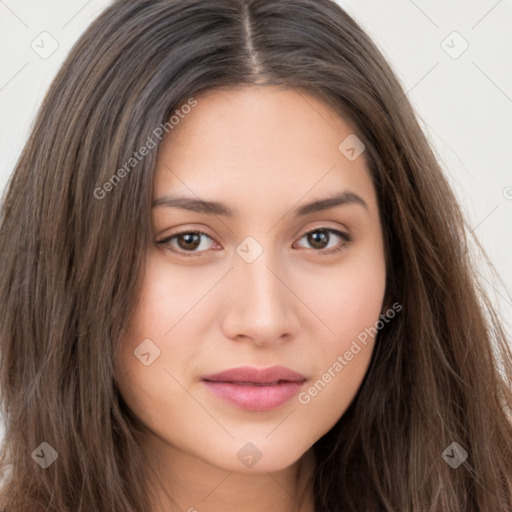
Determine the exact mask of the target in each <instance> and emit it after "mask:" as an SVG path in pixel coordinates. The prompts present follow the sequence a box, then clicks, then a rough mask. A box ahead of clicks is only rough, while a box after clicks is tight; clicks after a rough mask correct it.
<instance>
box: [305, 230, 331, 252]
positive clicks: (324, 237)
mask: <svg viewBox="0 0 512 512" xmlns="http://www.w3.org/2000/svg"><path fill="white" fill-rule="evenodd" d="M308 242H309V243H310V244H311V246H312V247H315V249H323V247H324V245H323V244H325V245H327V244H328V243H329V235H328V234H327V232H325V231H314V232H313V233H309V234H308Z"/></svg>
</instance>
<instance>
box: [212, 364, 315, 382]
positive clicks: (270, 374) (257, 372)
mask: <svg viewBox="0 0 512 512" xmlns="http://www.w3.org/2000/svg"><path fill="white" fill-rule="evenodd" d="M202 380H207V381H210V382H254V383H256V384H277V383H278V382H279V381H286V382H302V381H304V380H306V377H304V375H302V374H300V373H298V372H295V371H293V370H290V368H286V367H285V366H271V367H269V368H255V367H254V366H240V367H238V368H231V369H229V370H224V371H222V372H220V373H215V374H211V375H206V376H205V377H203V378H202Z"/></svg>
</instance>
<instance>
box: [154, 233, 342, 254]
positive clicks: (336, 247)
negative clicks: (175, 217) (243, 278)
mask: <svg viewBox="0 0 512 512" xmlns="http://www.w3.org/2000/svg"><path fill="white" fill-rule="evenodd" d="M332 235H334V238H335V239H336V238H338V239H339V240H340V241H338V243H334V244H332V243H331V242H332ZM303 238H305V239H306V240H307V242H308V243H309V244H310V245H311V246H312V248H313V249H314V251H315V252H317V253H319V254H332V253H336V252H339V251H341V250H343V249H344V248H346V247H347V246H348V245H349V244H350V242H352V237H351V235H349V234H348V233H344V232H343V231H339V230H337V229H332V228H317V229H314V230H311V231H308V232H307V233H305V234H304V235H303V236H302V237H301V238H300V239H299V241H300V240H302V239H303ZM157 244H158V245H162V246H164V247H166V248H168V249H169V250H171V251H173V252H177V253H180V254H183V255H184V256H199V255H200V254H201V253H203V252H206V251H208V250H209V249H212V248H213V247H212V245H215V244H217V242H216V241H215V240H213V238H211V237H210V236H209V235H207V234H206V233H205V232H204V231H197V230H196V231H182V232H180V233H174V234H172V235H170V236H168V237H166V238H164V239H163V240H159V241H158V242H157ZM217 245H218V244H217ZM218 247H220V246H218ZM214 250H215V249H214ZM216 250H218V248H217V249H216Z"/></svg>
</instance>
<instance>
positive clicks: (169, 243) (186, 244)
mask: <svg viewBox="0 0 512 512" xmlns="http://www.w3.org/2000/svg"><path fill="white" fill-rule="evenodd" d="M208 241H210V242H214V240H213V239H212V238H211V237H210V236H209V235H207V234H206V233H204V232H203V231H182V232H181V233H174V234H172V235H171V236H168V237H167V238H164V239H163V240H160V241H159V242H157V244H159V245H162V246H164V247H168V248H169V249H170V250H171V251H174V252H178V253H182V254H185V253H189V254H186V255H187V256H189V255H192V254H194V255H195V254H196V253H197V255H199V254H201V253H203V252H206V251H207V250H208V248H209V247H208V245H209V243H208ZM198 248H201V250H197V249H198Z"/></svg>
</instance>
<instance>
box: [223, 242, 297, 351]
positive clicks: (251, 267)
mask: <svg viewBox="0 0 512 512" xmlns="http://www.w3.org/2000/svg"><path fill="white" fill-rule="evenodd" d="M237 258H238V257H237ZM234 266H235V268H234V269H233V271H232V272H231V278H230V279H229V284H228V285H227V286H228V289H226V301H225V302H224V305H225V314H224V316H223V318H222V328H223V330H224V334H225V335H226V336H228V337H229V338H231V339H233V340H243V339H246V340H250V341H252V342H253V343H254V344H256V345H267V344H272V343H282V342H284V341H287V340H291V339H293V338H294V337H296V335H297V332H298V330H299V319H298V315H297V313H298V312H297V308H298V306H299V304H300V301H299V300H298V299H297V298H296V297H295V296H294V294H293V292H292V291H291V289H292V288H293V287H292V286H290V283H287V282H286V281H287V278H288V280H289V279H290V278H289V275H288V273H285V272H283V271H279V270H278V267H277V265H276V262H275V261H272V262H271V261H270V258H268V257H267V254H266V252H265V251H264V252H263V254H262V255H261V256H260V257H259V258H258V259H256V260H255V261H254V262H252V263H247V262H245V261H244V260H242V259H241V258H238V259H237V261H236V262H235V265H234Z"/></svg>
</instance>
